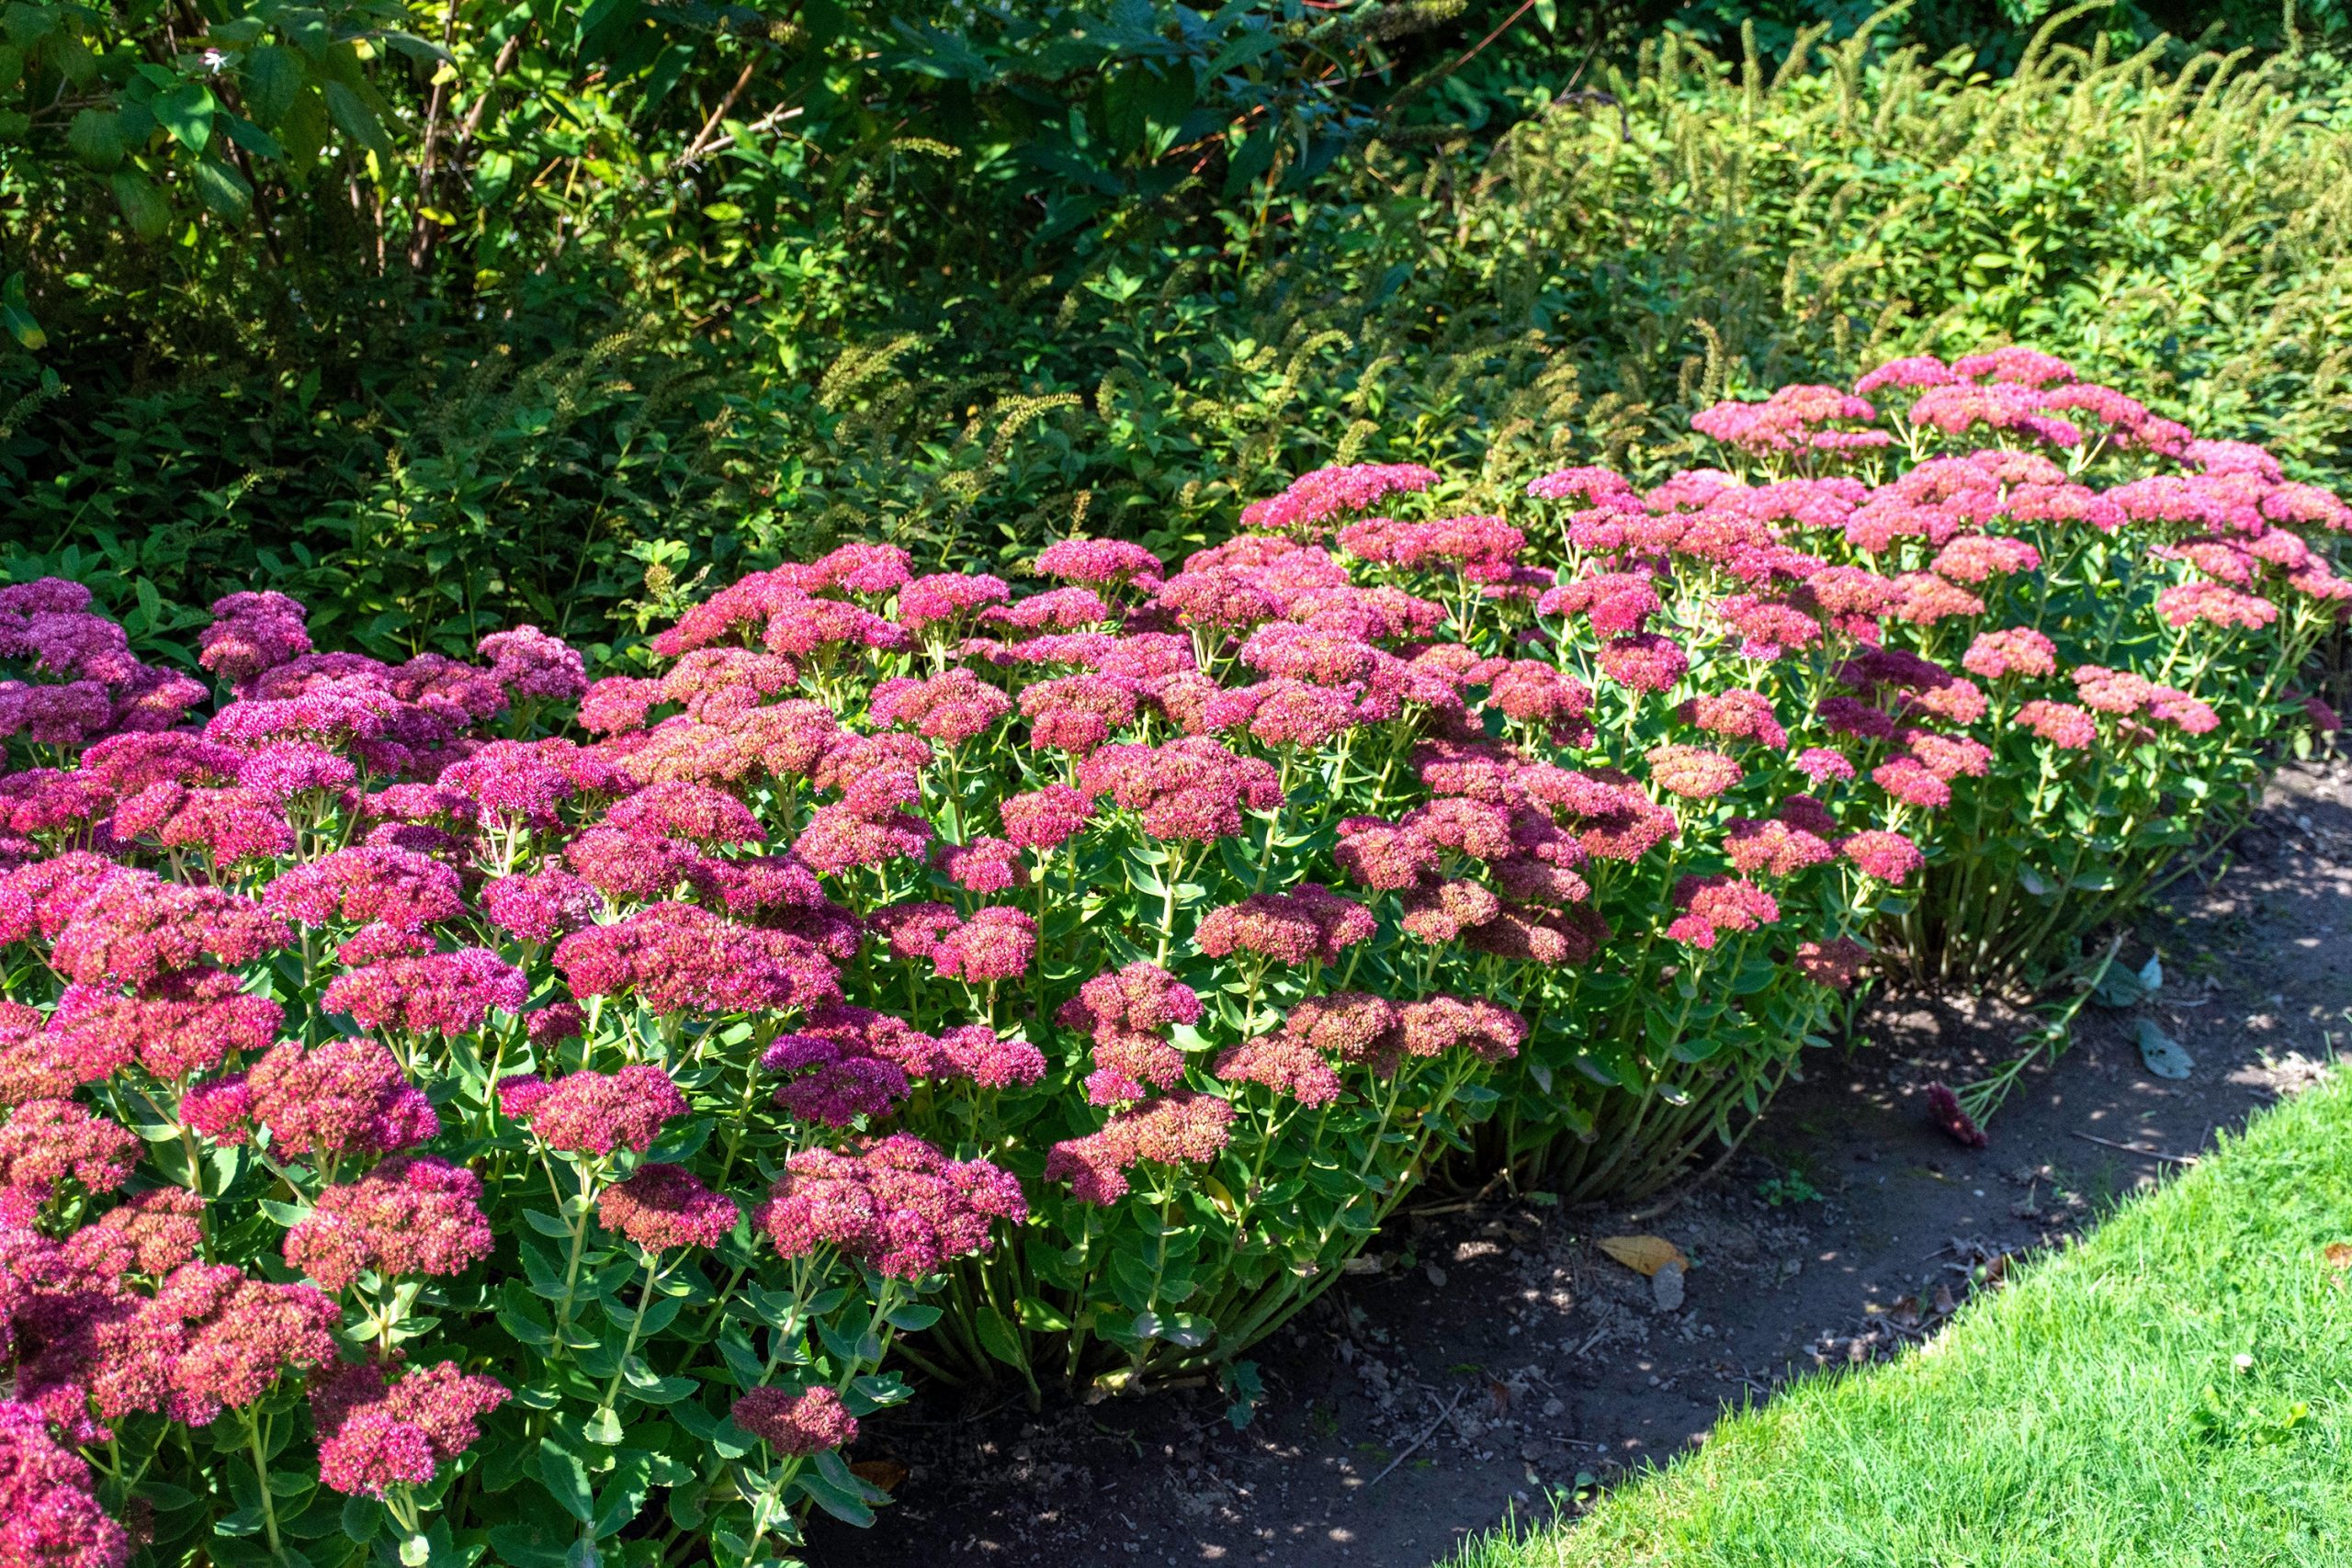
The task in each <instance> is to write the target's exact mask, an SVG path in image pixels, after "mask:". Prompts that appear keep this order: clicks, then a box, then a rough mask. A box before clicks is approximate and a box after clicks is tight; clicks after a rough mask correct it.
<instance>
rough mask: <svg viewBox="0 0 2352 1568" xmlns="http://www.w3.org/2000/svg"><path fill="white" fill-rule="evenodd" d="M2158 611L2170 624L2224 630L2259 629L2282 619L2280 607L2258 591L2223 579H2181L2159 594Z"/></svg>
mask: <svg viewBox="0 0 2352 1568" xmlns="http://www.w3.org/2000/svg"><path fill="white" fill-rule="evenodd" d="M2156 614H2157V615H2162V616H2163V617H2164V620H2165V625H2166V626H2176V627H2178V626H2193V625H2197V624H2199V623H2202V624H2204V625H2206V626H2220V627H2222V628H2224V629H2242V630H2247V631H2259V630H2261V629H2262V628H2263V627H2265V626H2268V625H2270V623H2271V622H2273V621H2275V620H2277V619H2278V605H2276V604H2272V603H2271V602H2270V601H2269V600H2267V599H2265V598H2263V597H2262V596H2261V595H2259V594H2256V593H2243V592H2239V591H2238V590H2236V589H2234V588H2232V587H2230V586H2229V585H2228V584H2227V583H2222V582H2202V581H2199V582H2180V583H2176V584H2174V585H2173V586H2172V587H2170V588H2167V589H2165V591H2164V592H2161V593H2159V594H2157V595H2156Z"/></svg>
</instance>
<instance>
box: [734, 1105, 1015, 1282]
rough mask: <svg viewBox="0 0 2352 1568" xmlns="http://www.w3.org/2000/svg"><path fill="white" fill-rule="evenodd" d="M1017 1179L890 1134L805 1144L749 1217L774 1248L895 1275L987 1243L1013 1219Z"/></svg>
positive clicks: (915, 1274)
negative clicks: (841, 1145)
mask: <svg viewBox="0 0 2352 1568" xmlns="http://www.w3.org/2000/svg"><path fill="white" fill-rule="evenodd" d="M1028 1213H1029V1206H1028V1203H1027V1202H1026V1201H1024V1200H1023V1197H1022V1195H1021V1184H1020V1183H1019V1182H1018V1181H1016V1180H1015V1179H1013V1178H1012V1175H1011V1174H1010V1173H1008V1172H1006V1171H1004V1170H1002V1169H1000V1168H998V1167H996V1166H994V1165H992V1164H990V1163H989V1162H988V1161H987V1160H984V1159H972V1160H953V1159H950V1158H948V1157H947V1156H945V1155H943V1154H941V1153H940V1152H939V1151H938V1150H937V1149H935V1148H933V1147H932V1146H931V1145H929V1144H926V1143H924V1142H923V1141H922V1139H920V1138H913V1137H909V1136H907V1135H906V1134H895V1135H893V1136H891V1137H888V1138H884V1139H882V1140H881V1141H879V1142H878V1143H876V1144H873V1145H869V1146H867V1147H866V1148H865V1149H863V1150H860V1151H857V1152H854V1153H840V1152H836V1151H834V1150H831V1149H823V1148H816V1149H804V1150H802V1151H801V1152H800V1153H798V1154H797V1155H794V1156H791V1157H790V1158H788V1159H786V1161H785V1163H784V1170H783V1172H782V1173H781V1174H779V1175H778V1176H777V1178H776V1179H775V1185H774V1186H773V1187H771V1188H770V1189H769V1190H768V1197H767V1201H766V1202H765V1203H764V1204H763V1205H762V1206H761V1209H760V1212H759V1213H758V1215H757V1217H756V1218H755V1220H754V1224H756V1225H757V1227H758V1228H759V1229H760V1230H761V1231H763V1232H764V1233H765V1234H766V1235H767V1236H768V1238H769V1240H770V1241H771V1242H773V1243H774V1244H775V1249H776V1253H777V1255H778V1256H779V1257H782V1258H787V1259H790V1258H806V1257H809V1255H810V1254H812V1253H814V1252H815V1251H816V1250H817V1249H818V1248H819V1247H832V1248H834V1249H835V1250H837V1251H839V1252H840V1253H841V1254H842V1256H844V1257H846V1258H853V1259H854V1260H856V1261H857V1262H860V1263H863V1264H865V1265H866V1266H867V1267H869V1268H871V1269H875V1270H876V1272H877V1273H880V1274H883V1275H886V1276H888V1278H891V1279H894V1280H919V1279H922V1277H923V1276H924V1275H926V1274H932V1273H935V1272H937V1271H938V1270H939V1269H941V1268H942V1267H943V1266H944V1265H945V1264H947V1263H949V1262H952V1261H953V1260H954V1259H956V1258H968V1257H970V1256H971V1255H973V1254H974V1253H979V1252H986V1251H987V1250H988V1249H989V1246H990V1244H991V1243H990V1231H991V1228H992V1227H993V1225H994V1224H995V1222H997V1221H998V1220H1004V1221H1008V1222H1010V1223H1012V1224H1020V1223H1021V1222H1022V1221H1023V1220H1024V1219H1026V1218H1027V1217H1028Z"/></svg>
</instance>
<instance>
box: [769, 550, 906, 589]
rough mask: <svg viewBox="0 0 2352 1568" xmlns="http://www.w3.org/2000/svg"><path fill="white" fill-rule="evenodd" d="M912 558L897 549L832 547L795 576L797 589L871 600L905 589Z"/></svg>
mask: <svg viewBox="0 0 2352 1568" xmlns="http://www.w3.org/2000/svg"><path fill="white" fill-rule="evenodd" d="M913 564H914V558H913V557H912V556H910V555H909V554H908V553H907V551H906V550H905V549H903V548H901V547H899V546H897V545H869V544H862V543H851V544H846V545H838V546H835V547H833V548H832V549H831V551H829V552H827V553H826V554H825V555H823V556H820V557H819V558H817V559H816V560H814V561H812V562H810V563H809V565H807V566H805V567H799V568H797V569H796V568H786V570H787V571H794V572H796V575H797V581H798V583H799V586H800V587H802V588H805V589H807V590H808V591H809V592H811V593H821V592H827V591H828V590H833V591H839V592H849V593H862V594H865V595H868V596H872V595H874V594H877V593H888V592H890V591H891V590H892V589H895V588H902V587H904V586H905V585H906V582H907V579H908V575H909V572H910V569H911V568H912V566H913Z"/></svg>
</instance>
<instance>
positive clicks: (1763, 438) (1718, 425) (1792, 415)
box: [1691, 385, 1892, 454]
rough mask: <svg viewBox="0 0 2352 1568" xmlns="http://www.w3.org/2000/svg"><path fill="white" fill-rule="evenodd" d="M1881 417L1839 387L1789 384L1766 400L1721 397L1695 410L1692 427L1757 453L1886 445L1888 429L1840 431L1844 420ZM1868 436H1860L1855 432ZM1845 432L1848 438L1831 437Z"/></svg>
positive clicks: (1866, 420) (1864, 421) (1854, 421)
mask: <svg viewBox="0 0 2352 1568" xmlns="http://www.w3.org/2000/svg"><path fill="white" fill-rule="evenodd" d="M1877 418H1878V411H1877V410H1876V409H1875V408H1873V407H1871V403H1870V401H1869V400H1867V399H1865V398H1861V397H1858V396H1856V395H1855V394H1853V393H1851V392H1847V391H1843V390H1841V389H1838V388H1836V387H1815V386H1802V385H1798V386H1787V387H1781V388H1780V389H1777V390H1775V391H1774V392H1773V393H1772V395H1771V396H1770V397H1768V398H1766V399H1765V400H1763V401H1761V402H1752V403H1744V402H1721V403H1717V404H1715V405H1714V406H1713V407H1712V408H1707V409H1702V410H1701V411H1700V412H1697V413H1695V414H1693V415H1691V429H1693V430H1695V431H1697V432H1698V433H1699V434H1702V435H1704V436H1708V437H1710V438H1711V439H1713V440H1716V441H1720V442H1722V443H1724V445H1725V446H1737V447H1739V448H1740V449H1742V450H1743V451H1747V452H1754V453H1758V454H1762V453H1771V452H1798V451H1804V450H1808V449H1811V450H1819V451H1835V450H1838V449H1840V448H1841V447H1843V446H1847V445H1849V444H1851V445H1862V446H1885V445H1887V443H1888V442H1889V440H1891V439H1892V438H1891V437H1889V436H1887V435H1886V434H1885V433H1884V432H1883V431H1875V432H1840V431H1836V430H1832V429H1831V428H1829V427H1831V426H1833V425H1836V424H1840V423H1845V424H1854V423H1863V424H1867V423H1871V421H1873V420H1875V419H1877ZM1857 435H1860V436H1863V437H1865V438H1866V439H1863V440H1861V441H1859V442H1854V441H1852V440H1851V438H1852V437H1854V436H1857ZM1830 436H1845V437H1848V438H1849V439H1848V440H1827V439H1825V438H1826V437H1830Z"/></svg>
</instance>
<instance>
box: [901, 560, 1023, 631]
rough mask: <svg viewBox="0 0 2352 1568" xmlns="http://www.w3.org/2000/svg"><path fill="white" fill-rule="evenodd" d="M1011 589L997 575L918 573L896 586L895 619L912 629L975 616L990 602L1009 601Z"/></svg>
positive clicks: (950, 622)
mask: <svg viewBox="0 0 2352 1568" xmlns="http://www.w3.org/2000/svg"><path fill="white" fill-rule="evenodd" d="M1011 600H1012V587H1011V586H1010V585H1009V584H1007V583H1006V582H1005V581H1004V579H1002V578H1001V577H988V576H979V575H974V576H966V575H964V574H962V573H959V572H941V573H938V574H937V575H935V576H932V577H918V578H916V579H915V580H914V581H911V582H910V583H908V584H907V585H906V586H905V587H903V588H901V589H899V624H900V625H901V626H908V627H910V628H914V629H918V630H920V629H925V628H929V627H933V626H941V627H944V626H954V625H955V624H956V623H957V622H962V621H970V620H976V619H978V616H979V614H980V612H981V611H983V610H985V609H986V608H988V607H989V605H991V604H1007V603H1010V602H1011Z"/></svg>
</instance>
